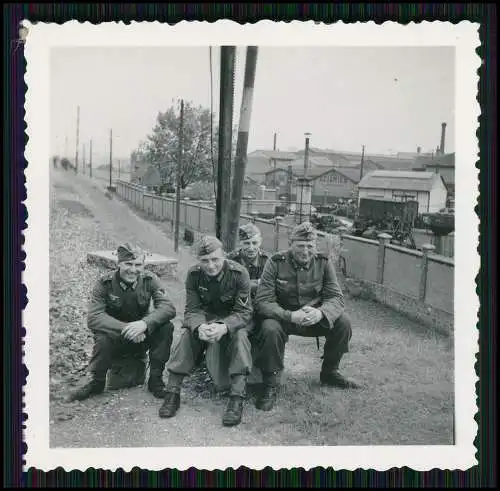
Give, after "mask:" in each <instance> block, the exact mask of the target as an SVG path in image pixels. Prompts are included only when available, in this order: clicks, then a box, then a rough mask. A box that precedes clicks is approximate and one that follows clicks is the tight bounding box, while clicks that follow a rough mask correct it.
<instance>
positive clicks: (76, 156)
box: [75, 106, 80, 174]
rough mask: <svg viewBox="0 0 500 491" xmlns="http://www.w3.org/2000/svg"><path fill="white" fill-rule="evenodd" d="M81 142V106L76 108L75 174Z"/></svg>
mask: <svg viewBox="0 0 500 491" xmlns="http://www.w3.org/2000/svg"><path fill="white" fill-rule="evenodd" d="M79 144H80V106H77V108H76V152H75V174H77V173H78V145H79Z"/></svg>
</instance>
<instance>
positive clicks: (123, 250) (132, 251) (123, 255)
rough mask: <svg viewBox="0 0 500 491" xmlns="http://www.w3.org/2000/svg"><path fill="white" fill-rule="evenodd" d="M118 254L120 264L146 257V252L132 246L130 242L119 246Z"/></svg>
mask: <svg viewBox="0 0 500 491" xmlns="http://www.w3.org/2000/svg"><path fill="white" fill-rule="evenodd" d="M116 253H117V257H118V262H122V261H133V260H134V259H138V258H139V257H141V256H143V255H144V251H142V250H141V249H140V248H139V247H134V246H131V245H130V244H129V243H128V242H126V243H125V244H122V245H120V246H118V249H117V251H116Z"/></svg>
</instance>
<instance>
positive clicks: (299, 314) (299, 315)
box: [291, 310, 307, 326]
mask: <svg viewBox="0 0 500 491" xmlns="http://www.w3.org/2000/svg"><path fill="white" fill-rule="evenodd" d="M306 315H307V314H306V313H305V312H304V311H303V310H296V311H295V312H292V319H291V320H292V322H293V323H294V324H297V325H298V326H300V325H302V322H304V318H305V317H306Z"/></svg>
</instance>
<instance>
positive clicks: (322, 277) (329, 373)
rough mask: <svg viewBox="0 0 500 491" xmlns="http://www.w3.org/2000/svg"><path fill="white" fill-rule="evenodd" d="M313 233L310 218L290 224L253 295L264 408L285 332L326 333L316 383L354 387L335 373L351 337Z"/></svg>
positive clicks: (272, 395)
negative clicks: (286, 240) (284, 244)
mask: <svg viewBox="0 0 500 491" xmlns="http://www.w3.org/2000/svg"><path fill="white" fill-rule="evenodd" d="M316 238H317V237H316V231H315V230H314V228H313V226H312V225H311V224H310V223H309V222H305V223H302V224H300V225H298V226H296V227H295V229H294V230H293V232H292V235H291V237H290V248H289V250H288V251H284V252H280V253H277V254H274V255H273V256H272V257H271V258H270V259H269V261H267V263H266V266H265V268H264V271H263V273H262V277H261V281H260V284H259V287H258V290H257V295H256V298H255V311H256V319H258V321H257V327H256V333H255V342H256V347H257V356H256V357H255V358H254V363H255V366H257V367H258V368H260V369H261V371H262V378H263V384H264V391H263V393H262V396H261V397H260V398H259V399H258V400H257V404H256V406H257V408H258V409H261V410H263V411H269V410H271V409H272V408H273V406H274V403H275V401H276V395H277V389H278V387H279V384H280V376H281V372H282V370H283V368H284V367H283V361H284V355H285V344H286V342H287V341H288V337H289V335H291V334H293V335H296V336H306V337H318V336H325V337H326V342H325V347H324V355H323V364H322V367H321V373H320V381H321V382H322V383H323V384H324V385H329V386H336V387H341V388H356V387H358V385H357V384H356V383H355V382H352V381H350V380H347V379H346V378H344V377H343V376H342V375H341V374H340V373H339V371H338V369H339V363H340V360H341V359H342V356H343V354H344V353H346V352H347V351H348V345H349V341H350V339H351V335H352V331H351V322H350V320H349V317H347V315H346V314H345V313H344V298H343V295H342V291H341V289H340V286H339V284H338V282H337V277H336V274H335V268H334V266H333V264H332V261H331V260H330V258H329V257H328V256H327V255H325V254H321V253H318V252H317V251H316Z"/></svg>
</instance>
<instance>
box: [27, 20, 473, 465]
mask: <svg viewBox="0 0 500 491" xmlns="http://www.w3.org/2000/svg"><path fill="white" fill-rule="evenodd" d="M25 25H26V26H27V27H28V29H29V32H28V36H27V38H26V43H25V57H26V62H27V67H26V75H25V83H26V86H27V91H26V103H25V111H26V117H25V121H26V124H27V129H26V134H27V136H28V137H29V140H28V144H27V146H26V153H25V158H26V160H27V162H28V167H27V169H26V171H25V176H26V187H27V200H26V202H25V204H26V207H27V210H28V220H27V225H28V229H27V230H26V233H25V238H26V243H25V247H24V251H25V252H26V255H27V257H26V271H25V273H24V274H23V283H24V285H25V286H26V288H27V291H28V298H29V303H28V305H27V307H26V309H25V310H24V315H23V325H24V327H25V328H26V330H27V335H26V337H25V343H26V344H25V358H24V363H25V365H26V367H27V369H28V370H29V375H28V377H27V383H26V386H25V396H24V403H25V405H26V407H25V412H26V413H27V414H28V420H27V421H26V426H27V428H26V431H25V440H24V441H25V443H26V445H27V453H26V456H25V458H26V468H31V467H33V468H37V469H41V470H44V471H49V470H52V469H55V468H56V467H62V468H64V469H66V470H67V471H70V470H73V469H80V470H85V469H88V468H99V469H101V468H102V469H109V470H113V471H114V470H116V469H123V470H125V471H130V470H131V469H132V468H142V469H149V470H161V469H164V468H175V469H179V470H185V469H188V468H192V467H196V468H198V469H207V470H214V469H226V468H235V469H236V468H239V467H241V466H245V467H248V468H251V469H264V468H269V467H272V468H273V469H281V468H287V469H290V468H304V469H311V468H315V467H318V466H320V467H325V468H326V467H333V468H334V469H336V470H340V469H345V470H355V469H359V468H361V469H374V470H378V471H384V470H387V469H390V468H394V467H396V468H399V467H409V468H411V469H414V470H416V471H426V470H430V469H434V468H439V469H450V470H454V469H460V470H465V469H468V468H470V467H472V466H474V465H476V463H477V461H476V457H475V453H476V448H475V447H474V443H473V441H474V438H475V436H476V434H477V423H476V422H475V421H474V415H475V414H476V413H477V404H476V390H475V383H476V382H477V381H478V378H477V375H476V372H475V369H474V363H475V356H476V353H477V351H478V332H477V329H475V326H476V324H477V313H478V309H479V299H478V297H477V294H476V292H475V286H474V285H475V279H476V276H477V274H478V272H479V255H478V253H477V245H478V234H472V233H470V232H471V230H478V225H479V220H478V217H477V215H476V213H475V212H474V206H475V205H476V203H477V200H478V186H477V184H478V170H477V169H476V168H475V166H474V164H475V163H476V162H477V159H478V142H477V138H476V136H475V132H476V129H477V127H478V117H479V115H480V107H479V104H478V102H477V90H478V82H479V78H478V75H477V70H478V68H479V67H480V64H481V59H480V57H479V56H478V55H477V53H476V52H475V49H476V48H478V47H479V35H478V32H477V31H478V27H479V26H478V25H477V24H472V23H470V22H466V21H464V22H461V23H459V24H452V23H449V22H448V23H445V22H437V21H436V22H422V23H418V24H416V23H410V24H408V25H405V26H404V25H401V24H398V23H395V22H386V23H383V24H382V25H377V24H375V23H374V22H368V23H355V24H345V23H343V22H339V23H336V24H333V25H326V24H316V23H314V22H313V21H311V22H306V23H302V22H298V21H293V22H290V23H284V22H282V23H274V22H271V21H260V22H258V23H256V24H252V25H248V24H247V25H244V26H241V25H239V24H238V23H235V22H231V21H218V22H216V23H212V24H210V23H200V22H185V21H184V22H181V23H179V24H177V25H175V26H169V25H165V24H160V23H158V22H153V23H143V22H141V23H136V22H133V23H131V24H130V25H124V24H123V23H121V24H119V23H107V24H99V25H93V24H90V23H88V22H86V23H78V22H77V21H72V22H68V23H65V24H64V25H62V26H61V25H57V24H37V25H34V24H31V23H25ZM130 44H134V45H136V46H138V45H143V46H153V45H156V46H158V45H170V46H174V45H175V46H188V45H208V44H213V45H218V44H234V45H248V44H252V45H263V46H264V45H274V46H277V45H283V46H292V45H295V46H307V45H319V46H326V45H328V46H332V45H338V46H362V45H371V46H382V45H395V44H397V45H407V46H412V45H413V46H415V45H421V46H424V45H426V46H431V45H444V44H448V45H455V46H456V49H457V64H456V84H457V86H456V100H457V106H456V128H457V130H456V131H457V137H456V138H455V141H456V156H457V161H458V163H457V169H458V170H457V174H456V183H457V186H456V189H457V197H458V198H459V199H458V200H457V203H456V210H457V216H458V217H459V219H458V220H457V232H456V237H457V238H456V244H457V246H456V247H457V250H456V256H455V260H456V262H457V264H459V267H456V268H455V274H456V281H455V285H456V291H455V309H456V311H455V319H456V322H455V337H454V339H455V359H456V360H458V362H457V361H456V362H455V363H456V365H455V369H456V371H455V380H456V381H457V380H458V381H459V382H456V393H455V396H456V400H455V408H456V417H455V421H456V438H457V440H456V442H457V443H456V445H455V446H453V447H451V446H449V447H446V446H419V447H416V446H415V447H406V446H392V447H382V446H378V447H377V446H360V447H301V448H298V447H231V448H230V449H228V448H217V447H207V448H193V447H182V448H169V447H162V448H120V449H116V448H98V449H68V448H65V449H54V448H50V447H49V427H48V421H49V418H48V407H49V401H48V376H47V374H48V370H47V367H48V363H49V353H48V298H49V295H48V290H45V289H44V288H41V287H40V285H41V284H43V282H44V281H45V284H46V285H47V286H48V277H49V275H48V268H49V265H48V261H47V258H48V209H49V206H48V204H49V201H48V189H49V186H48V164H47V163H48V162H49V136H50V135H49V131H50V124H49V117H50V113H49V104H48V100H49V52H50V48H51V47H55V46H69V45H71V46H112V45H115V46H121V45H130ZM457 334H459V335H457Z"/></svg>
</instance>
